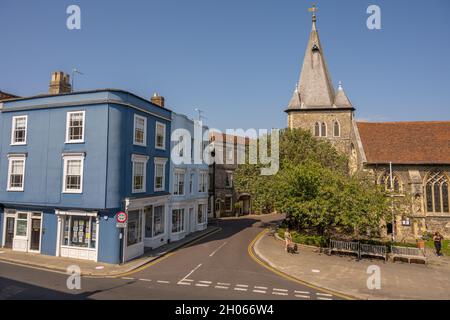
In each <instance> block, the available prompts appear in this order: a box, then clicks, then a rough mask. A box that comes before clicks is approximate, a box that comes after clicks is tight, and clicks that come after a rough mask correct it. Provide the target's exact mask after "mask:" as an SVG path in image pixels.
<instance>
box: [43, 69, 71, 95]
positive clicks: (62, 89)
mask: <svg viewBox="0 0 450 320" xmlns="http://www.w3.org/2000/svg"><path fill="white" fill-rule="evenodd" d="M48 91H49V93H50V94H60V93H69V92H72V86H71V85H70V76H69V75H68V74H66V73H64V72H62V71H55V72H53V73H52V80H51V81H50V87H49V90H48Z"/></svg>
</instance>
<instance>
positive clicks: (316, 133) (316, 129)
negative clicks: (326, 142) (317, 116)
mask: <svg viewBox="0 0 450 320" xmlns="http://www.w3.org/2000/svg"><path fill="white" fill-rule="evenodd" d="M314 136H315V137H320V122H316V124H315V125H314Z"/></svg>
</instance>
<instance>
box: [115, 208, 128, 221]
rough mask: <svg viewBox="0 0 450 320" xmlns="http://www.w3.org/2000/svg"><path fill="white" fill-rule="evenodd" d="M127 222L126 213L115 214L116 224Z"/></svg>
mask: <svg viewBox="0 0 450 320" xmlns="http://www.w3.org/2000/svg"><path fill="white" fill-rule="evenodd" d="M127 220H128V215H127V214H126V212H123V211H120V212H117V214H116V221H117V222H118V223H125V222H127Z"/></svg>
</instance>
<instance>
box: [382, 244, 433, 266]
mask: <svg viewBox="0 0 450 320" xmlns="http://www.w3.org/2000/svg"><path fill="white" fill-rule="evenodd" d="M391 256H392V261H395V258H403V259H408V263H411V260H422V261H423V262H424V263H426V260H427V258H426V256H425V252H424V250H422V249H419V248H412V247H398V246H391Z"/></svg>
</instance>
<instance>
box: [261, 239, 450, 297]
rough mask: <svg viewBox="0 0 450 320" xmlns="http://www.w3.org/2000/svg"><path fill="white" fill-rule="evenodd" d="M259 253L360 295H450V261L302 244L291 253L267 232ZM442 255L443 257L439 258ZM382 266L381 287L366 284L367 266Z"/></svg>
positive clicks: (304, 276)
mask: <svg viewBox="0 0 450 320" xmlns="http://www.w3.org/2000/svg"><path fill="white" fill-rule="evenodd" d="M254 250H255V253H256V255H257V256H258V257H259V258H260V259H261V260H263V261H265V262H266V263H268V264H269V265H271V266H272V267H273V268H275V269H278V270H280V271H282V272H284V273H286V274H288V275H290V276H293V277H295V278H297V279H300V280H303V281H305V282H308V283H310V284H312V285H315V286H318V287H322V288H325V289H329V290H332V291H336V292H340V293H343V294H347V295H350V296H353V297H355V298H359V299H450V264H449V263H448V258H447V259H445V258H444V260H442V261H441V262H440V263H437V262H435V260H436V259H432V261H431V263H429V264H427V265H423V264H414V263H413V264H408V263H403V262H395V263H393V262H391V261H388V262H385V261H384V260H379V259H366V258H364V259H362V260H360V261H357V260H356V259H355V258H354V257H351V256H338V255H331V256H329V255H327V254H324V253H320V250H319V248H314V247H306V246H299V254H295V255H292V254H288V253H287V252H286V251H285V250H284V242H283V241H280V240H277V239H276V238H275V237H274V236H273V234H271V233H266V234H264V236H262V237H261V238H259V240H258V241H257V242H256V243H255V245H254ZM437 259H442V258H437ZM371 265H377V266H379V267H380V270H381V289H379V290H377V289H374V290H370V289H368V288H367V279H368V277H369V276H370V274H368V273H367V268H368V267H369V266H371Z"/></svg>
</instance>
